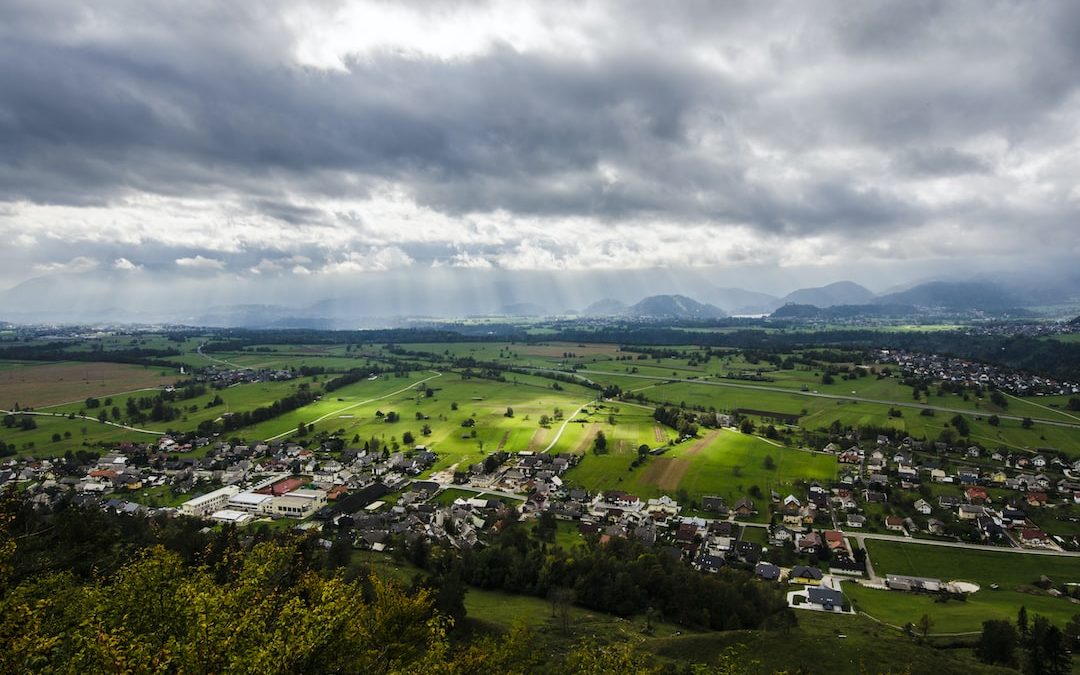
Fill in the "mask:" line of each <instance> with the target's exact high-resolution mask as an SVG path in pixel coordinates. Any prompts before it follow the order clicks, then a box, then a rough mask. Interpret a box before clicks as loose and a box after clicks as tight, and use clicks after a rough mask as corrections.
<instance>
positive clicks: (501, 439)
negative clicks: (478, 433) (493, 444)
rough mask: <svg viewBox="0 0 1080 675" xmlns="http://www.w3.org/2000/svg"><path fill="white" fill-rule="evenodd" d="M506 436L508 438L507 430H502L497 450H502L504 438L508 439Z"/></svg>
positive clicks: (504, 443)
mask: <svg viewBox="0 0 1080 675" xmlns="http://www.w3.org/2000/svg"><path fill="white" fill-rule="evenodd" d="M508 438H510V432H509V431H507V432H504V433H503V435H502V438H500V439H499V447H498V449H499V450H502V449H503V448H505V447H506V439H508Z"/></svg>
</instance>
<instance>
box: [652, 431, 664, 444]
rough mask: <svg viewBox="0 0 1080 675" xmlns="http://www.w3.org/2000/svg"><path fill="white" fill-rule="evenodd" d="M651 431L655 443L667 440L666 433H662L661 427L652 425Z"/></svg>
mask: <svg viewBox="0 0 1080 675" xmlns="http://www.w3.org/2000/svg"><path fill="white" fill-rule="evenodd" d="M652 432H653V436H654V437H655V438H656V442H657V443H666V442H667V434H665V433H664V430H663V429H661V428H660V427H653V428H652Z"/></svg>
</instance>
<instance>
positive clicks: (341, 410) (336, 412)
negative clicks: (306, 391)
mask: <svg viewBox="0 0 1080 675" xmlns="http://www.w3.org/2000/svg"><path fill="white" fill-rule="evenodd" d="M429 372H432V373H435V374H434V375H432V376H431V377H425V378H424V379H422V380H419V381H417V382H413V383H412V384H410V385H409V386H407V387H402V388H401V389H398V390H397V391H392V392H390V393H389V394H386V395H384V396H376V397H375V398H369V399H367V400H366V401H359V402H357V403H350V404H349V405H347V406H345V407H344V408H338V409H337V410H335V411H333V412H328V413H326V414H325V415H323V416H322V417H319V418H317V419H314V420H311V421H310V422H308V423H307V424H308V425H309V426H310V425H312V424H318V423H319V422H322V421H323V420H325V419H327V418H330V417H333V416H334V415H340V414H341V413H343V412H345V411H346V410H352V409H353V408H357V407H359V406H362V405H366V404H368V403H374V402H375V401H381V400H383V399H384V398H390V397H391V396H397V395H398V394H401V393H403V392H406V391H408V390H410V389H413V388H415V387H418V386H420V385H421V384H423V383H425V382H429V381H431V380H434V379H435V378H436V377H442V373H440V372H439V371H437V370H432V371H429ZM295 431H296V430H295V429H289V430H288V431H283V432H281V433H280V434H277V435H276V436H271V437H270V438H267V439H266V440H267V441H268V442H269V441H276V440H277V439H279V438H283V437H285V436H288V435H289V434H291V433H294V432H295Z"/></svg>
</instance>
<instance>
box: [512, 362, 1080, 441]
mask: <svg viewBox="0 0 1080 675" xmlns="http://www.w3.org/2000/svg"><path fill="white" fill-rule="evenodd" d="M533 370H540V371H547V372H555V373H563V374H567V371H565V370H555V369H553V368H534V369H533ZM577 372H578V373H589V374H590V375H608V376H614V377H635V378H638V379H641V380H657V381H660V382H685V383H686V384H700V385H703V386H706V387H729V388H731V389H750V390H753V391H768V392H771V393H774V394H794V395H796V396H809V397H811V398H827V399H832V400H835V401H858V402H859V403H876V404H878V405H889V406H899V407H901V408H915V409H916V410H923V409H925V408H930V409H931V410H937V411H940V412H948V413H959V414H963V415H989V414H990V413H989V412H985V411H980V410H964V409H962V408H946V407H943V406H934V405H924V404H922V403H913V402H907V401H886V400H883V399H877V398H864V397H862V396H854V395H850V396H844V395H841V394H822V393H818V392H813V391H799V390H798V389H784V388H780V387H766V386H763V385H759V384H736V383H734V382H712V381H709V380H689V379H685V378H678V377H659V376H656V375H639V374H633V373H613V372H608V371H605V370H579V371H577ZM996 414H997V416H998V417H999V418H1001V419H1005V420H1023V419H1024V418H1023V417H1020V416H1017V415H1005V414H1002V413H996ZM1032 419H1033V420H1035V421H1038V422H1040V423H1043V424H1051V425H1053V426H1057V427H1067V428H1070V429H1080V422H1061V421H1058V420H1048V419H1044V418H1042V417H1032Z"/></svg>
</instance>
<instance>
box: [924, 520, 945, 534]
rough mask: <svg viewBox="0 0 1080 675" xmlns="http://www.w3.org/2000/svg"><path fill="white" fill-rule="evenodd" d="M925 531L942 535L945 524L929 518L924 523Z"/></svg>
mask: <svg viewBox="0 0 1080 675" xmlns="http://www.w3.org/2000/svg"><path fill="white" fill-rule="evenodd" d="M926 530H927V532H929V533H930V534H944V533H945V523H944V522H942V521H940V520H938V519H937V518H930V519H929V520H927V521H926Z"/></svg>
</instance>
